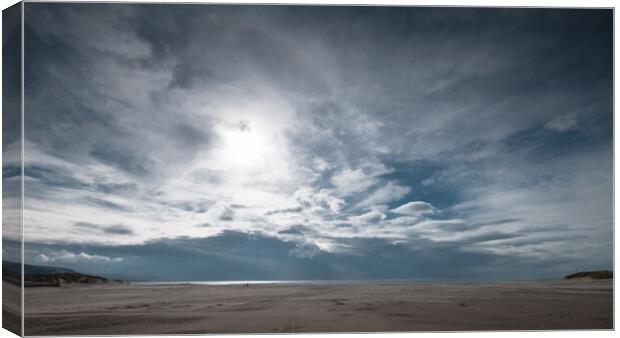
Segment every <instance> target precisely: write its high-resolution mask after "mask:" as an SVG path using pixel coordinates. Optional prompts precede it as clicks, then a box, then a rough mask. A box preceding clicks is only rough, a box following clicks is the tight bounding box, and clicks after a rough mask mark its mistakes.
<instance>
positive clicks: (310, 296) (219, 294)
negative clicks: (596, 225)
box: [25, 280, 613, 335]
mask: <svg viewBox="0 0 620 338" xmlns="http://www.w3.org/2000/svg"><path fill="white" fill-rule="evenodd" d="M612 288H613V283H612V281H611V280H590V281H578V280H576V281H556V282H527V283H526V282H520V283H493V284H484V283H469V284H466V283H463V284H452V283H410V284H348V285H346V284H343V285H317V284H314V285H310V284H309V285H299V284H286V285H283V284H276V285H252V286H250V287H244V286H241V285H232V286H231V285H224V286H207V285H148V286H146V285H91V286H78V285H70V286H62V287H58V288H52V287H50V288H29V289H26V304H25V306H26V309H25V311H26V323H25V324H26V334H27V335H46V334H49V335H62V334H138V333H140V334H155V333H251V332H263V333H272V332H369V331H370V332H376V331H423V330H430V331H445V330H530V329H531V330H540V329H612V325H613V320H612V307H613V297H612Z"/></svg>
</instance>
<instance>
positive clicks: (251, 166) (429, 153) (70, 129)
mask: <svg viewBox="0 0 620 338" xmlns="http://www.w3.org/2000/svg"><path fill="white" fill-rule="evenodd" d="M612 15H613V14H612V11H611V10H587V9H578V10H575V9H509V8H508V9H507V8H505V9H485V8H474V9H472V8H415V7H409V8H404V7H400V8H399V7H336V6H330V7H320V6H316V7H311V6H241V5H181V4H173V5H154V4H153V5H149V4H142V5H140V4H137V5H136V4H134V5H131V4H70V3H69V4H61V3H55V4H45V3H27V4H26V5H25V17H26V21H25V87H26V92H25V100H26V107H25V144H24V148H25V177H24V180H25V205H24V225H25V234H24V235H25V242H26V253H25V255H26V263H30V264H42V265H52V266H62V267H69V268H73V269H76V270H78V271H83V272H89V273H99V274H118V275H123V276H130V277H132V278H133V277H135V278H141V279H145V280H257V279H261V280H270V279H272V280H281V279H287V280H288V279H304V280H305V279H453V280H461V279H531V278H560V277H562V276H564V275H566V274H569V273H572V272H575V270H597V269H611V268H612V260H613V256H612V252H613V236H612V234H613V209H612V199H613V188H612V181H613V176H612V175H613V174H612V156H613V155H612V148H613V127H612V120H613V108H612V100H613V96H612V95H613V94H612V85H613V75H612V67H613V60H612V53H613V49H612V44H613V43H612V24H613V22H612ZM5 146H6V147H7V149H9V151H10V149H14V150H15V149H18V148H17V146H18V143H12V144H8V145H5ZM11 147H13V148H11ZM5 151H6V150H5ZM3 168H4V175H3V179H4V180H5V181H6V182H9V181H11V180H19V170H18V169H19V164H18V163H11V162H10V161H5V163H3ZM4 254H5V255H6V256H7V257H10V255H11V253H10V252H9V251H8V249H7V250H5V252H4Z"/></svg>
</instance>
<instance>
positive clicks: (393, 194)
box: [357, 182, 411, 207]
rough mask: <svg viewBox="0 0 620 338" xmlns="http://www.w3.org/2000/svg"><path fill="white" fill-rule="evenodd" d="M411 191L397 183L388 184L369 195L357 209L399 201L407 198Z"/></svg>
mask: <svg viewBox="0 0 620 338" xmlns="http://www.w3.org/2000/svg"><path fill="white" fill-rule="evenodd" d="M410 191H411V188H410V187H407V186H403V185H399V184H397V183H395V182H387V183H386V184H385V185H383V186H381V187H379V188H378V189H376V190H375V191H373V192H371V193H370V194H368V195H367V196H366V197H365V198H364V199H363V200H362V201H361V202H359V203H358V204H357V207H364V206H370V205H377V204H383V203H389V202H394V201H399V200H400V199H402V198H403V197H405V195H407V194H408V193H409V192H410Z"/></svg>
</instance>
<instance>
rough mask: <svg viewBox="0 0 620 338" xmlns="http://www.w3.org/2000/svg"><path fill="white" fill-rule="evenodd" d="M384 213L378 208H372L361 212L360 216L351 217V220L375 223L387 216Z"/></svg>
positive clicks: (359, 222) (356, 222)
mask: <svg viewBox="0 0 620 338" xmlns="http://www.w3.org/2000/svg"><path fill="white" fill-rule="evenodd" d="M386 217H387V216H385V214H384V213H382V212H381V211H378V210H371V211H369V212H367V213H364V214H361V215H359V216H352V217H349V221H351V223H353V224H367V225H370V224H374V223H378V222H379V221H382V220H384V219H385V218H386Z"/></svg>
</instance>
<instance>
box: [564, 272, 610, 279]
mask: <svg viewBox="0 0 620 338" xmlns="http://www.w3.org/2000/svg"><path fill="white" fill-rule="evenodd" d="M564 278H566V279H573V278H592V279H609V278H614V273H613V272H611V271H581V272H575V273H573V274H571V275H568V276H566V277H564Z"/></svg>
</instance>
